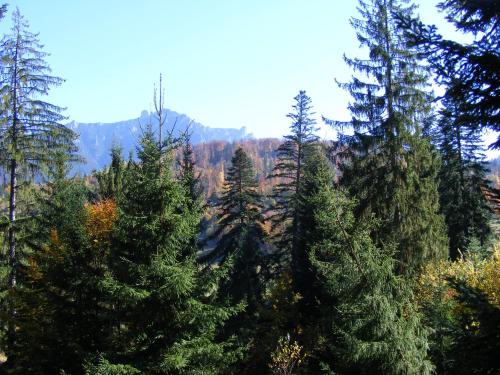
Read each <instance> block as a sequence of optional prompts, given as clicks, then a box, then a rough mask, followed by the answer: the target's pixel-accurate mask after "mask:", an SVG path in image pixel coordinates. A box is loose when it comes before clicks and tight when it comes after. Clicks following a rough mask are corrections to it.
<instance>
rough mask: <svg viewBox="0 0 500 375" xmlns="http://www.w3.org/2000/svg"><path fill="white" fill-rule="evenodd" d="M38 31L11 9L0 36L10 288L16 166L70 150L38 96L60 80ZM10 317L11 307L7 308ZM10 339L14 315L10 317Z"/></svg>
mask: <svg viewBox="0 0 500 375" xmlns="http://www.w3.org/2000/svg"><path fill="white" fill-rule="evenodd" d="M46 56H47V54H46V53H45V52H43V51H42V46H41V45H40V43H39V41H38V36H37V35H36V34H33V33H31V32H29V31H28V24H27V23H26V21H24V19H23V17H22V16H21V14H20V13H19V10H16V11H15V12H14V14H13V27H12V29H11V33H10V34H8V35H6V36H5V37H4V38H3V40H2V64H1V89H0V92H1V94H2V115H1V127H0V152H1V159H2V160H1V163H2V165H4V166H5V168H6V169H7V171H8V173H9V175H10V178H9V187H10V192H9V235H8V236H9V240H8V242H9V262H10V275H9V288H10V289H11V290H14V289H15V288H16V276H17V269H18V267H19V254H17V250H16V243H17V241H16V232H17V231H18V230H19V228H18V224H17V222H18V221H19V220H18V218H17V219H16V213H17V209H16V205H17V203H18V202H17V198H18V194H17V193H18V187H19V186H20V185H21V182H22V181H21V178H22V177H23V176H22V175H21V172H23V171H30V172H32V171H36V170H39V169H40V168H41V167H43V166H44V165H47V164H49V163H50V162H51V161H52V159H53V157H54V155H55V154H56V153H57V152H59V151H61V150H64V151H65V152H70V151H72V150H73V147H74V146H73V139H74V133H73V132H72V131H71V130H69V129H68V128H66V127H65V126H63V125H62V124H61V123H60V122H61V121H62V120H63V119H64V117H63V116H62V114H61V111H62V108H60V107H58V106H56V105H53V104H50V103H48V102H45V101H43V100H42V99H41V97H43V96H45V95H47V94H48V92H49V89H50V88H51V87H53V86H57V85H59V84H60V83H61V82H62V80H61V79H60V78H57V77H54V76H51V75H50V74H49V73H50V68H49V66H48V65H47V62H46V61H45V58H46ZM11 315H12V317H11V318H13V317H14V316H15V310H12V311H11ZM11 324H12V325H11V329H10V334H11V336H12V337H11V340H13V335H14V328H13V324H14V320H13V319H12V323H11Z"/></svg>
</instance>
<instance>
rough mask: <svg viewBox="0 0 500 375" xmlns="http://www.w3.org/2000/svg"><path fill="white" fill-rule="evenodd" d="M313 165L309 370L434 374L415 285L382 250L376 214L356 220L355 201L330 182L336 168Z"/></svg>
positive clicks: (309, 249) (310, 199)
mask: <svg viewBox="0 0 500 375" xmlns="http://www.w3.org/2000/svg"><path fill="white" fill-rule="evenodd" d="M322 164H323V166H321V165H319V166H318V168H317V169H316V171H315V172H314V171H311V172H312V173H313V174H312V176H316V178H314V179H313V181H314V180H316V184H315V187H314V189H313V190H311V193H312V194H310V195H308V198H307V206H308V207H309V210H310V221H311V223H310V226H309V228H310V229H309V231H308V237H307V238H308V241H307V242H308V243H307V245H306V246H307V252H308V255H309V260H310V264H311V265H312V270H311V273H312V277H311V280H313V282H314V286H315V291H314V292H315V299H316V306H315V308H316V310H317V311H318V313H316V314H311V317H313V318H314V317H315V318H316V319H317V320H316V321H315V323H316V325H317V328H316V330H317V333H316V340H315V341H313V342H312V344H309V345H308V347H307V349H306V350H308V351H309V353H310V359H309V361H308V362H309V363H308V366H309V369H310V371H311V373H321V372H324V373H330V372H327V371H333V373H342V374H430V373H431V372H432V364H431V363H430V361H429V360H428V358H427V349H428V348H427V347H428V344H427V334H428V332H427V330H426V329H425V328H424V327H423V326H422V324H421V322H420V320H421V316H420V314H419V313H418V312H417V310H416V308H415V306H414V305H413V302H412V291H411V286H410V284H409V283H408V280H407V279H406V278H403V277H402V276H397V275H395V273H394V268H395V267H394V259H393V254H392V253H391V251H390V250H388V249H377V248H376V247H375V246H374V244H373V242H372V240H371V238H370V232H371V231H372V229H373V225H374V222H373V220H371V219H368V220H366V219H361V220H356V219H355V217H354V209H355V204H353V201H351V200H350V199H349V198H348V197H347V195H346V194H345V192H344V191H342V190H338V189H334V188H332V184H331V180H330V178H329V176H328V175H329V174H330V173H331V172H329V171H328V169H327V168H326V167H325V163H322Z"/></svg>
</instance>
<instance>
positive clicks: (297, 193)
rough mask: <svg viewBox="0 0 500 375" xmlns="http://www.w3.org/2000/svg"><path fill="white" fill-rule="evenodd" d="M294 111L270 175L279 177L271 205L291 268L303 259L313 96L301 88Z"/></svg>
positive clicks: (313, 121)
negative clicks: (303, 203)
mask: <svg viewBox="0 0 500 375" xmlns="http://www.w3.org/2000/svg"><path fill="white" fill-rule="evenodd" d="M294 99H295V102H296V103H295V104H294V105H293V109H294V111H293V112H290V113H289V114H288V115H287V117H288V118H290V119H291V120H292V123H291V125H290V131H291V134H289V135H286V136H285V137H284V139H285V142H284V143H282V144H281V145H280V146H279V147H278V149H277V151H276V152H277V158H278V161H277V163H276V165H275V166H274V168H273V172H272V173H271V175H270V176H269V177H270V178H278V179H279V180H278V181H279V182H278V184H276V185H275V186H274V187H273V188H274V198H275V199H276V205H275V206H274V207H273V208H272V210H273V216H272V220H273V222H274V223H275V226H276V227H278V228H279V229H280V230H282V233H281V234H280V235H281V240H280V245H279V246H280V248H281V249H282V250H285V251H287V252H290V256H291V269H292V271H293V270H294V269H295V266H296V264H297V262H300V261H299V260H298V258H300V254H299V251H300V250H299V248H298V242H299V238H300V233H299V232H300V225H301V223H300V214H299V211H300V205H301V202H300V200H301V194H302V189H303V183H304V168H305V165H304V164H305V160H306V156H307V153H308V151H309V150H310V149H311V147H312V146H313V145H315V144H316V143H317V141H318V137H317V136H316V135H315V134H314V132H315V131H316V127H315V124H316V121H315V120H314V119H312V118H311V116H313V115H314V112H312V105H311V98H310V97H308V96H307V95H306V92H305V91H300V92H299V94H298V95H297V96H296V97H295V98H294Z"/></svg>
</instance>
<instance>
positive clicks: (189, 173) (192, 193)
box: [179, 134, 203, 202]
mask: <svg viewBox="0 0 500 375" xmlns="http://www.w3.org/2000/svg"><path fill="white" fill-rule="evenodd" d="M195 165H196V163H195V161H194V153H193V145H192V144H191V139H190V135H189V134H187V135H186V137H185V140H184V144H183V149H182V159H181V160H180V161H179V180H180V182H181V184H182V186H184V188H185V189H186V193H187V195H188V196H189V198H190V199H191V200H192V201H193V202H199V201H200V198H201V195H202V193H203V190H202V187H201V185H200V178H199V175H197V174H196V170H195Z"/></svg>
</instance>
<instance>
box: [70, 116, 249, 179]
mask: <svg viewBox="0 0 500 375" xmlns="http://www.w3.org/2000/svg"><path fill="white" fill-rule="evenodd" d="M165 115H166V118H167V122H166V125H165V126H164V128H163V129H172V127H174V124H175V128H174V133H173V134H174V136H177V135H179V134H181V133H182V132H184V131H185V130H186V128H187V127H188V126H189V129H190V133H191V142H192V143H193V144H199V143H205V142H210V141H215V140H222V141H227V142H233V141H236V140H243V139H250V138H253V136H252V134H249V133H247V130H246V128H245V127H242V128H240V129H236V128H211V127H208V126H205V125H203V124H200V123H199V122H195V121H192V120H191V119H190V118H189V117H188V116H186V115H184V114H178V113H177V112H174V111H171V110H168V109H167V110H164V113H163V116H165ZM148 124H151V125H152V126H153V129H154V130H155V131H158V120H157V118H156V116H154V115H153V114H152V113H149V112H147V111H143V112H142V113H141V115H140V117H138V118H135V119H131V120H125V121H119V122H113V123H80V122H76V121H72V122H70V123H69V124H67V126H68V127H69V128H71V129H72V130H74V131H75V132H76V133H77V134H78V135H79V138H78V140H77V145H78V148H79V153H80V155H81V156H82V157H83V158H84V160H85V162H83V163H79V164H76V165H75V166H74V168H73V170H74V172H79V173H81V174H89V173H90V172H92V170H94V169H95V170H99V169H101V168H103V167H104V166H106V165H108V164H109V162H110V155H109V154H110V149H111V147H112V146H113V144H118V145H121V146H122V148H123V155H124V157H125V158H128V155H129V153H130V152H131V151H133V152H134V154H135V149H136V146H137V143H138V140H139V139H140V137H141V134H142V131H143V129H145V128H146V127H147V125H148ZM164 132H165V130H164ZM164 134H165V133H164Z"/></svg>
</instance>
